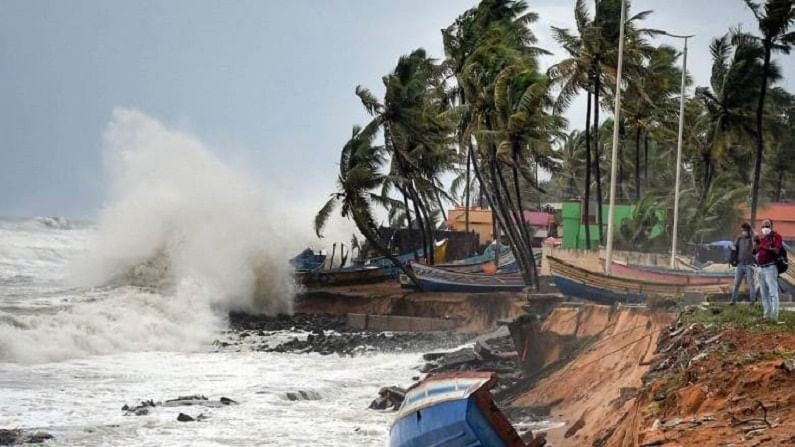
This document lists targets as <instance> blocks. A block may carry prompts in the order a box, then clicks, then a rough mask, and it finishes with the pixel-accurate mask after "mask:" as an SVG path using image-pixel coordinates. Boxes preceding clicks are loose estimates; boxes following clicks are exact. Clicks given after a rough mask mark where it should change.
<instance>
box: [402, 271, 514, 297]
mask: <svg viewBox="0 0 795 447" xmlns="http://www.w3.org/2000/svg"><path fill="white" fill-rule="evenodd" d="M411 268H412V270H414V274H415V276H416V277H417V280H418V282H419V288H420V290H423V291H425V292H460V293H493V292H521V291H522V290H524V288H525V287H526V285H525V283H524V280H523V279H522V276H521V275H519V274H516V273H506V274H497V275H482V274H476V273H460V272H451V271H448V270H443V269H439V268H435V267H429V266H425V265H421V264H412V265H411ZM401 284H402V285H404V286H405V284H404V283H403V282H401ZM409 284H410V283H409Z"/></svg>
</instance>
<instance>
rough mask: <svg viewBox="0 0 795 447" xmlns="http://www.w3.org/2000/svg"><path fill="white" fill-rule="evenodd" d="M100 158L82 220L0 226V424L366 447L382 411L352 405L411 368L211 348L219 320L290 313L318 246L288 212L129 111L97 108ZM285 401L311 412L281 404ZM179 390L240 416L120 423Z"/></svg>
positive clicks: (186, 140)
mask: <svg viewBox="0 0 795 447" xmlns="http://www.w3.org/2000/svg"><path fill="white" fill-rule="evenodd" d="M103 151H104V152H103V156H104V161H105V168H106V172H105V174H106V178H107V179H108V182H107V185H106V188H107V192H106V198H105V201H104V205H103V207H102V208H101V210H100V212H99V215H98V216H97V218H96V219H95V223H92V224H88V223H80V222H70V221H67V220H65V219H57V218H56V219H53V218H41V219H22V220H19V219H17V220H9V219H5V220H2V219H0V428H22V429H26V430H45V431H48V432H51V433H52V434H54V435H55V437H56V438H55V440H54V441H53V442H51V444H52V445H74V446H114V445H124V446H129V445H147V446H150V445H154V446H177V445H185V446H188V445H190V446H204V445H235V446H237V445H251V446H253V445H284V446H293V445H328V446H332V445H334V446H349V445H362V446H366V445H383V444H384V443H385V440H386V437H387V433H388V427H389V423H390V420H391V417H392V414H390V413H379V412H375V411H371V410H368V409H367V406H368V405H369V403H370V401H371V400H372V399H373V398H374V397H376V395H377V391H378V389H379V387H381V386H385V385H404V386H405V385H407V384H409V383H410V382H411V377H412V376H414V375H416V374H417V371H416V370H415V368H416V366H418V364H419V362H420V361H421V359H420V356H419V355H416V354H386V353H380V354H372V355H366V356H360V357H355V358H340V357H336V356H327V357H322V356H319V355H314V354H308V355H293V354H275V353H259V352H241V353H228V352H215V349H214V345H213V341H214V340H217V339H219V338H221V337H222V336H223V331H224V330H225V329H227V328H228V322H227V316H228V314H229V312H230V311H247V312H256V313H267V314H275V313H283V312H290V311H292V308H293V299H294V296H295V293H296V285H295V284H294V281H293V279H292V274H291V271H290V267H289V263H288V262H287V258H289V257H290V256H289V255H290V254H291V253H298V252H299V251H300V250H302V249H303V248H305V247H307V245H308V244H310V243H312V241H314V242H315V243H316V242H317V240H316V239H313V237H314V236H313V235H312V231H311V222H312V220H311V218H310V217H309V216H306V215H303V214H301V212H300V210H298V209H297V208H296V207H297V206H298V205H300V204H283V203H282V204H278V203H276V202H273V201H272V200H270V199H269V197H270V194H269V191H268V189H267V188H265V187H263V185H261V184H259V183H258V182H257V181H255V180H254V179H253V178H252V177H250V176H249V175H246V173H245V172H241V171H240V170H236V169H233V168H231V167H230V166H228V165H227V164H225V163H223V162H222V161H221V160H220V159H219V158H218V157H216V156H215V155H214V154H215V153H216V152H215V151H212V150H210V149H209V148H208V147H206V145H205V144H204V143H203V142H202V141H200V140H199V139H198V138H196V137H195V136H193V135H191V134H188V133H185V132H182V131H179V130H174V129H170V128H168V127H166V126H164V125H163V124H161V123H159V122H158V121H157V120H155V119H153V118H151V117H149V116H147V115H145V114H143V113H140V112H137V111H132V110H117V111H115V112H114V114H113V116H112V117H111V120H110V122H109V124H108V127H107V129H106V131H105V133H104V135H103ZM342 234H344V235H345V237H346V238H348V237H350V234H351V233H350V232H349V231H348V230H346V231H345V232H344V233H342ZM336 240H343V239H336ZM281 336H282V337H283V336H285V334H281ZM298 390H304V391H314V392H316V393H318V394H319V395H320V399H318V400H312V401H299V402H291V401H288V400H287V399H286V398H285V393H287V392H294V391H298ZM193 394H203V395H206V396H207V397H208V398H211V399H218V398H220V397H221V396H224V397H228V398H231V399H234V400H236V401H238V402H239V403H240V404H239V405H234V406H226V407H221V408H198V407H188V408H163V407H157V408H156V409H155V410H154V411H152V413H151V414H149V415H146V416H125V415H124V413H123V412H122V411H121V407H122V406H123V405H124V404H136V403H138V402H139V401H142V400H148V399H153V400H155V401H165V400H167V399H173V398H176V397H178V396H180V395H193ZM180 411H182V412H185V413H187V414H189V415H191V416H194V417H195V416H198V414H199V413H204V414H205V416H207V419H206V420H203V421H200V422H191V423H181V422H177V420H176V418H177V415H178V413H179V412H180Z"/></svg>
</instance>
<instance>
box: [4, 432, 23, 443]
mask: <svg viewBox="0 0 795 447" xmlns="http://www.w3.org/2000/svg"><path fill="white" fill-rule="evenodd" d="M22 435H23V433H22V430H18V429H14V430H6V429H0V445H13V444H16V443H17V442H18V441H21V440H22Z"/></svg>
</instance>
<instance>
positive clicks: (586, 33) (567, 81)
mask: <svg viewBox="0 0 795 447" xmlns="http://www.w3.org/2000/svg"><path fill="white" fill-rule="evenodd" d="M574 19H575V23H576V26H577V33H578V34H577V35H575V34H572V33H571V32H570V31H569V30H567V29H563V28H557V27H552V35H553V37H554V39H555V41H557V42H558V44H560V45H561V46H562V47H563V48H564V49H565V50H566V52H567V53H568V54H569V57H568V58H566V59H564V60H562V61H560V62H559V63H557V64H555V65H553V66H552V67H551V68H550V69H549V76H550V77H551V79H552V81H553V82H554V83H556V84H558V85H560V93H559V95H558V100H557V102H556V109H557V110H558V111H562V110H565V109H566V108H567V107H568V106H569V105H570V104H571V102H572V100H573V99H574V97H576V96H577V95H578V94H579V91H580V90H585V92H586V96H587V102H588V103H587V107H586V112H585V166H587V169H586V170H585V182H584V189H585V194H584V199H583V209H582V214H583V216H584V217H585V218H586V219H587V218H588V216H590V202H591V166H592V163H591V98H592V86H591V81H592V80H593V61H594V60H595V59H596V53H597V49H596V48H595V46H596V43H597V42H598V38H599V35H598V30H597V29H596V28H595V27H593V26H592V22H591V19H590V18H589V17H588V10H587V9H586V7H585V2H584V0H577V2H576V3H575V6H574ZM597 144H598V143H597ZM585 246H586V248H587V249H589V250H590V249H591V226H590V224H586V225H585Z"/></svg>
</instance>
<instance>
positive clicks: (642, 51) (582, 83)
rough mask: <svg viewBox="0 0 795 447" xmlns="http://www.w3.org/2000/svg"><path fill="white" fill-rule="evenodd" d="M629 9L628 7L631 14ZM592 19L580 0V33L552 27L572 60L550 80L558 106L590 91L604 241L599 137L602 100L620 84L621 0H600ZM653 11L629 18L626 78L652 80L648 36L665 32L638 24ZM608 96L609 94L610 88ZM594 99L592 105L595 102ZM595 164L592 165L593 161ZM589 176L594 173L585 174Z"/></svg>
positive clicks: (556, 68) (554, 70) (588, 128)
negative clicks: (554, 84) (555, 85)
mask: <svg viewBox="0 0 795 447" xmlns="http://www.w3.org/2000/svg"><path fill="white" fill-rule="evenodd" d="M629 7H630V5H627V9H628V10H629ZM594 11H595V12H594V14H593V18H592V17H591V16H590V14H589V12H588V9H587V7H586V6H585V2H584V1H583V0H578V1H577V2H576V3H575V7H574V17H575V23H576V26H577V33H576V34H574V33H572V32H570V31H568V30H566V29H561V28H555V27H553V28H552V32H553V37H554V38H555V40H556V41H557V42H558V43H559V44H560V45H561V46H563V48H564V49H565V50H566V52H567V53H568V54H569V57H568V58H566V59H564V60H563V61H561V62H559V63H558V64H556V65H554V66H553V67H552V69H551V70H550V76H551V77H552V78H553V80H555V81H556V82H557V83H558V84H559V85H560V86H561V91H560V98H559V100H558V104H559V105H561V106H564V107H565V106H566V105H568V104H569V103H570V102H571V100H572V99H573V97H574V96H576V95H577V94H578V93H579V91H580V90H585V91H586V95H587V99H588V105H587V111H586V121H588V123H586V127H585V130H586V132H587V133H588V135H587V137H586V140H587V141H586V158H589V159H590V158H591V157H590V155H591V151H590V144H589V141H590V140H591V138H590V137H591V129H592V130H593V141H594V151H593V155H594V156H593V165H592V167H593V171H594V175H595V177H596V202H597V216H598V217H597V221H598V226H599V228H600V231H599V240H600V241H602V240H603V236H604V235H603V231H602V230H601V229H602V227H603V216H602V199H603V195H602V173H601V163H600V158H601V157H600V155H601V151H600V147H601V144H600V139H599V126H600V119H599V112H600V110H601V107H602V104H601V101H600V99H601V98H602V95H603V94H605V93H606V91H605V88H604V86H605V85H607V86H610V85H615V78H616V71H617V70H616V66H617V62H618V53H617V49H618V40H619V25H620V15H621V13H620V11H621V0H596V1H595V7H594ZM650 14H651V11H642V12H640V13H638V14H635V15H634V16H630V17H629V18H628V19H627V20H626V22H625V35H626V38H625V43H626V44H625V50H624V59H625V62H624V64H625V79H630V80H631V79H632V78H633V77H637V78H642V77H645V76H648V75H649V73H647V72H645V71H644V70H643V67H642V61H643V60H644V58H646V57H648V55H649V54H651V53H652V52H653V51H654V47H652V46H651V45H650V44H649V43H648V42H647V40H646V38H647V37H650V36H654V35H657V34H659V33H660V31H658V30H653V29H647V28H641V27H639V23H640V22H641V21H642V20H644V19H646V18H647V17H648V16H649V15H650ZM608 92H609V90H608ZM591 98H593V101H591ZM591 102H593V124H590V116H591ZM588 165H589V166H591V163H588ZM586 176H588V177H590V174H586ZM590 184H591V182H590V181H589V179H586V182H585V188H586V194H585V205H584V207H583V211H584V213H586V215H588V214H587V213H588V212H589V211H590V210H589V209H588V208H589V198H590ZM585 228H586V240H587V241H588V242H587V244H588V245H589V246H590V227H589V226H588V225H586V227H585Z"/></svg>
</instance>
